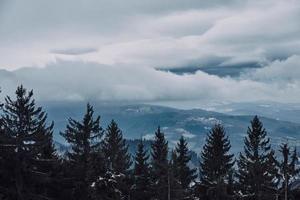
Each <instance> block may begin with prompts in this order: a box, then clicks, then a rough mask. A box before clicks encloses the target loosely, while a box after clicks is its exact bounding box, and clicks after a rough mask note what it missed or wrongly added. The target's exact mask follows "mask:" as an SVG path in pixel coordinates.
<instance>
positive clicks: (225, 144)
mask: <svg viewBox="0 0 300 200" xmlns="http://www.w3.org/2000/svg"><path fill="white" fill-rule="evenodd" d="M230 148H231V145H230V141H229V139H228V137H226V133H225V130H224V128H223V126H222V125H220V124H217V125H215V126H214V127H213V128H212V129H211V131H210V133H209V135H208V136H207V139H206V144H205V145H204V147H203V151H202V152H201V162H200V173H201V177H200V178H201V182H202V183H203V184H204V185H206V186H214V185H217V184H219V183H225V182H226V180H227V179H228V175H229V172H230V170H232V167H233V165H234V161H233V154H229V150H230Z"/></svg>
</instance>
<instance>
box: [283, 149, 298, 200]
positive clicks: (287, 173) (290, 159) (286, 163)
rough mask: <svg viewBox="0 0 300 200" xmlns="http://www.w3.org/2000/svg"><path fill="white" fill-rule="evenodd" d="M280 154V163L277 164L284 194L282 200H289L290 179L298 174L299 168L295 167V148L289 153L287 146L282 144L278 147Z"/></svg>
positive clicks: (296, 159)
mask: <svg viewBox="0 0 300 200" xmlns="http://www.w3.org/2000/svg"><path fill="white" fill-rule="evenodd" d="M280 152H281V153H282V158H283V159H282V161H281V163H279V174H280V178H281V181H282V190H283V193H284V200H288V198H289V196H290V195H289V193H290V191H289V189H290V188H289V185H290V183H291V181H292V179H293V178H294V177H295V176H296V175H297V174H298V173H299V172H300V168H298V167H297V166H296V164H297V161H298V157H297V150H296V148H295V149H294V151H291V150H290V148H289V146H288V144H282V145H281V146H280Z"/></svg>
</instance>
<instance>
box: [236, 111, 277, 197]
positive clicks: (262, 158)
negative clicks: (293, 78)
mask: <svg viewBox="0 0 300 200" xmlns="http://www.w3.org/2000/svg"><path fill="white" fill-rule="evenodd" d="M244 142H245V146H244V153H241V154H240V156H239V160H238V173H237V176H238V179H239V185H240V189H241V191H242V193H243V194H244V195H248V196H252V197H254V198H255V199H258V200H260V199H264V198H266V199H271V197H270V196H267V195H268V191H270V190H272V189H273V190H275V189H276V182H275V180H276V175H277V169H276V161H275V158H274V151H273V150H272V149H271V145H270V140H269V138H267V132H266V130H265V129H264V128H263V124H262V123H261V122H260V120H259V118H258V117H257V116H255V117H254V118H253V120H252V121H251V127H248V131H247V136H246V137H245V140H244Z"/></svg>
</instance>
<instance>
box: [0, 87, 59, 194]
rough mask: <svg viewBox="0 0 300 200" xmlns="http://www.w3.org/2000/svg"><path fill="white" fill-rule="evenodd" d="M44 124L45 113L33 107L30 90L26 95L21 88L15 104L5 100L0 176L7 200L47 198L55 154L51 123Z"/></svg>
mask: <svg viewBox="0 0 300 200" xmlns="http://www.w3.org/2000/svg"><path fill="white" fill-rule="evenodd" d="M46 121H47V115H46V113H45V112H44V111H42V108H41V107H36V106H35V100H34V99H33V91H32V90H31V91H29V92H27V91H26V89H25V88H24V87H23V86H22V85H21V86H19V87H18V88H17V90H16V100H12V99H11V98H10V97H9V96H7V97H6V98H5V106H4V109H3V116H2V120H1V134H0V148H1V153H0V154H1V157H2V159H4V160H5V162H4V163H3V164H4V166H3V170H1V175H0V176H1V179H2V180H1V183H3V185H2V188H1V189H2V190H3V192H4V193H5V194H6V196H7V198H8V199H17V200H27V199H33V200H34V199H42V198H48V197H49V196H47V195H48V194H47V193H48V192H47V189H46V188H45V186H47V184H48V183H49V181H50V173H51V166H52V162H53V160H52V159H53V157H54V151H55V150H54V146H53V143H52V130H53V123H52V124H50V125H47V122H46ZM46 151H47V152H48V153H49V154H48V155H46V154H45V152H46Z"/></svg>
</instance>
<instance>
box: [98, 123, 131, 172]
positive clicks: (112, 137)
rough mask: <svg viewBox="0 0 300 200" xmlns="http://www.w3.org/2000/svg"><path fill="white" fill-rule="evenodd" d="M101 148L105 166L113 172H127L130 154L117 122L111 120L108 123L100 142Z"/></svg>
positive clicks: (129, 164)
mask: <svg viewBox="0 0 300 200" xmlns="http://www.w3.org/2000/svg"><path fill="white" fill-rule="evenodd" d="M102 150H103V153H104V156H105V159H106V167H107V168H108V169H109V170H110V171H113V172H115V173H117V174H118V173H121V174H128V170H129V168H130V166H131V163H132V162H131V156H130V154H129V153H128V145H127V144H126V141H125V139H124V138H123V134H122V131H121V130H120V129H119V127H118V124H117V123H116V122H115V121H114V120H112V121H111V123H110V124H109V125H108V127H107V129H106V133H105V137H104V140H103V143H102Z"/></svg>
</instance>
